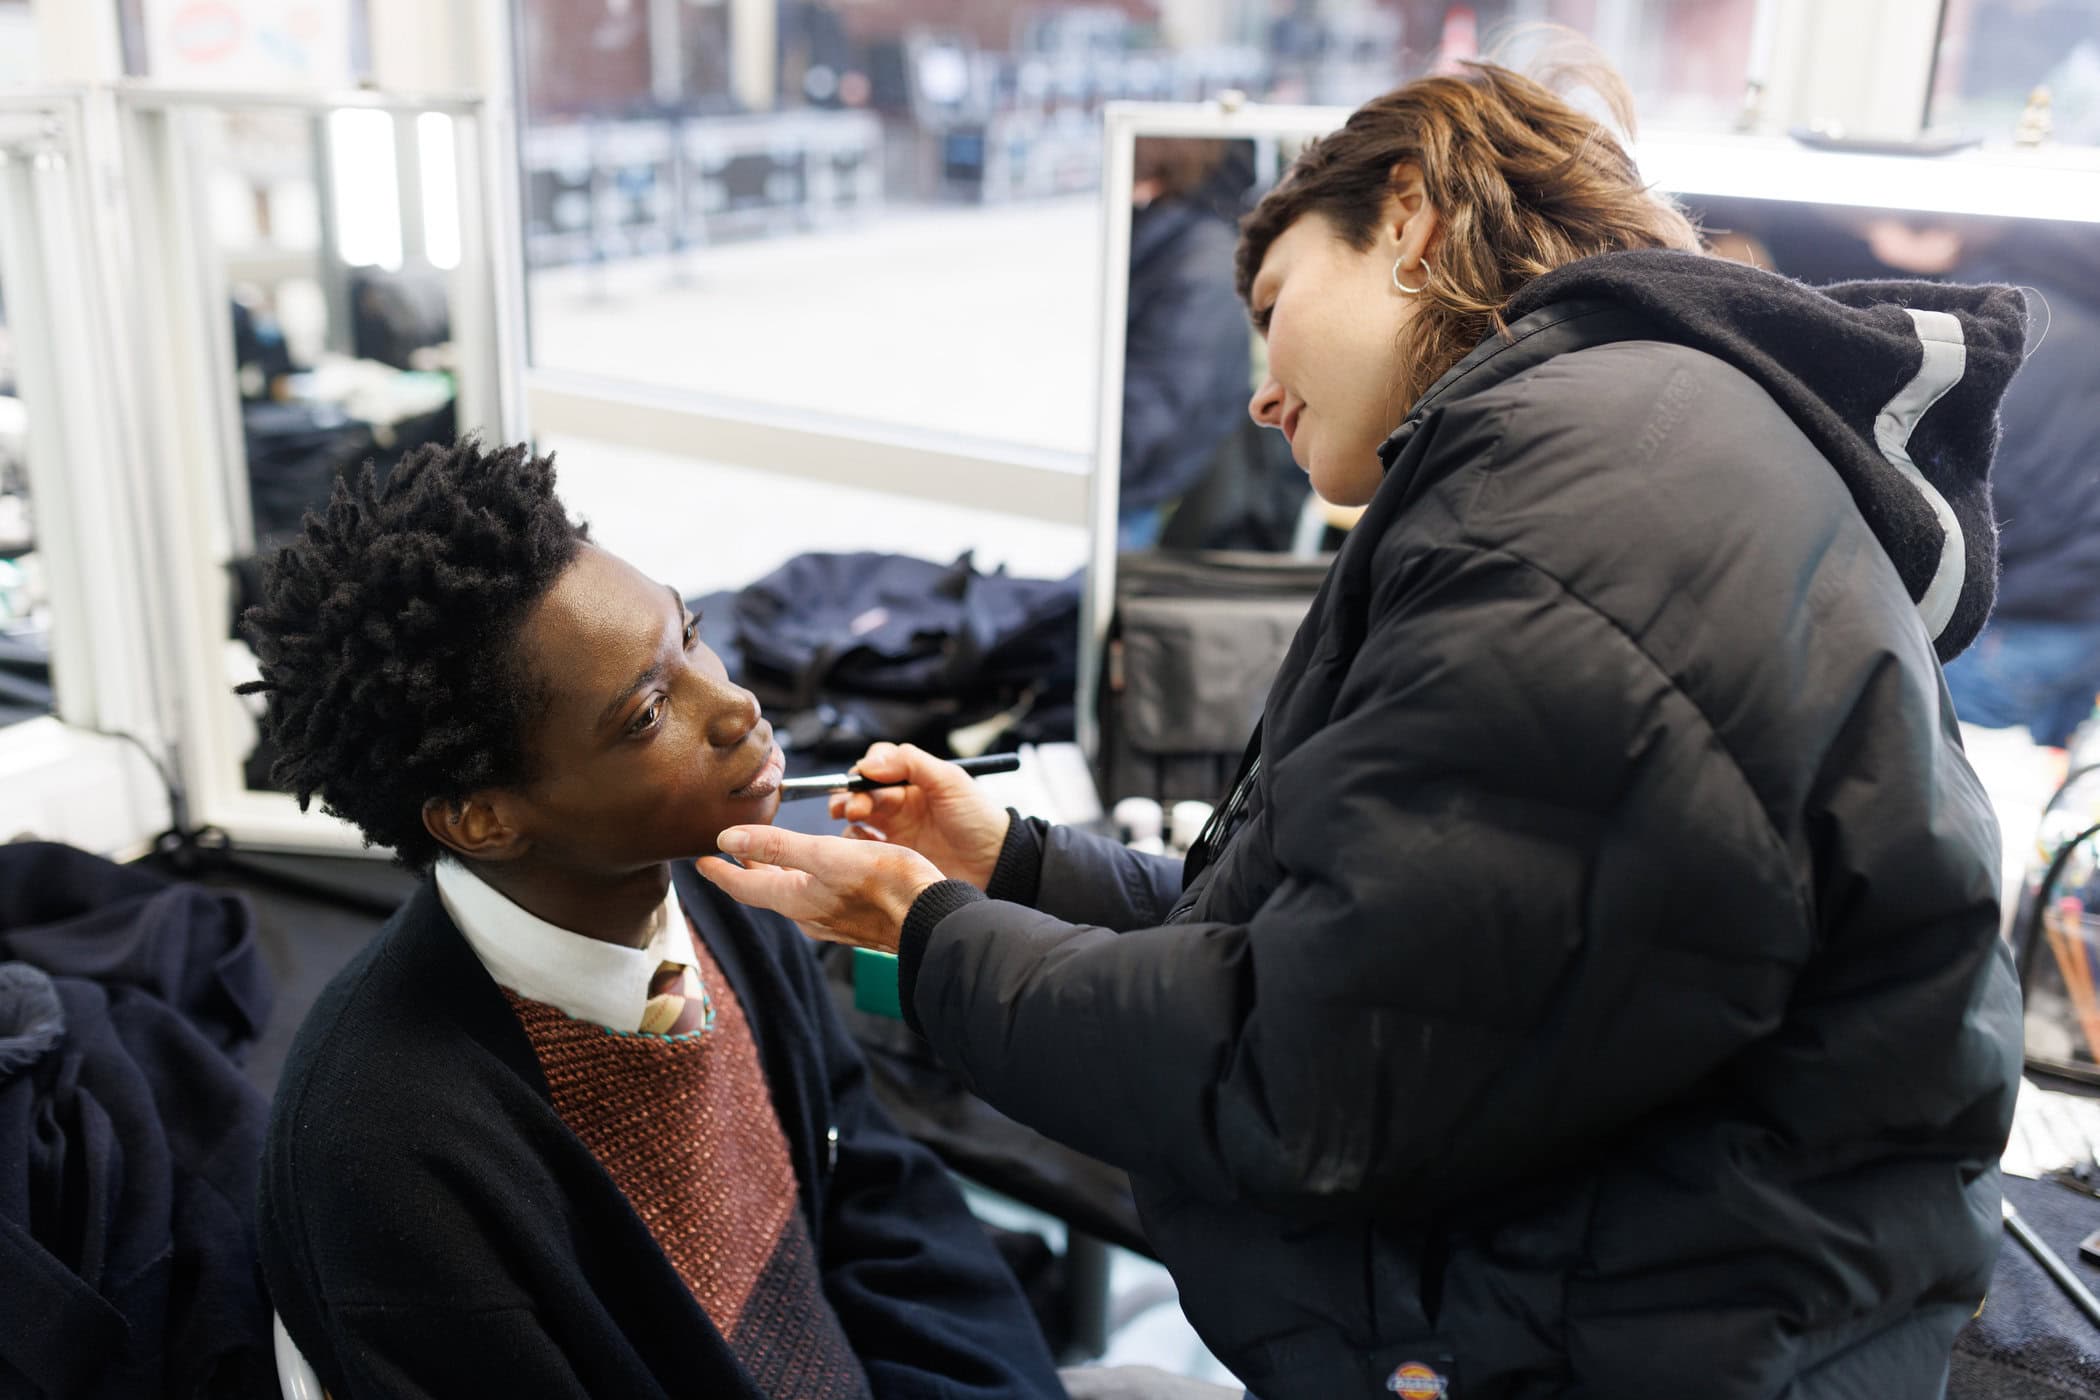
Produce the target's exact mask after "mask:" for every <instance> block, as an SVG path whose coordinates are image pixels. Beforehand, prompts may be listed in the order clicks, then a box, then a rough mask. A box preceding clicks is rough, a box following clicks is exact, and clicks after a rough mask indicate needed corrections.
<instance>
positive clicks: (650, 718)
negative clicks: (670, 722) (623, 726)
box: [627, 695, 671, 735]
mask: <svg viewBox="0 0 2100 1400" xmlns="http://www.w3.org/2000/svg"><path fill="white" fill-rule="evenodd" d="M670 703H671V702H670V697H668V696H664V695H659V696H657V697H656V698H655V699H654V700H651V701H650V702H649V704H648V707H647V708H646V709H644V710H643V711H642V712H641V713H640V714H638V715H636V716H635V717H634V723H632V724H630V725H628V726H627V732H628V733H629V734H631V735H642V734H647V733H648V732H649V731H650V730H652V729H654V728H656V726H657V725H659V724H661V723H662V722H663V717H664V707H665V706H666V705H668V704H670Z"/></svg>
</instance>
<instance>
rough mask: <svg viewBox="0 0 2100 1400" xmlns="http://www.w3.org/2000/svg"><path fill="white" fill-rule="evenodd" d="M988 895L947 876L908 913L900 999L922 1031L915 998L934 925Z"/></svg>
mask: <svg viewBox="0 0 2100 1400" xmlns="http://www.w3.org/2000/svg"><path fill="white" fill-rule="evenodd" d="M1002 859H1003V857H1002ZM984 897H985V896H984V892H983V891H982V890H980V889H978V888H977V887H976V886H975V885H973V884H971V883H970V882H969V881H967V880H943V881H941V882H940V883H939V884H938V885H928V886H927V887H926V888H925V889H924V890H922V891H920V892H919V897H918V898H917V899H915V900H913V901H912V905H911V911H910V912H909V913H907V914H906V915H905V916H904V931H903V932H902V933H901V934H899V935H898V938H897V1001H898V1003H899V1004H900V1006H901V1007H902V1008H903V1011H904V1024H905V1025H907V1026H910V1027H911V1028H912V1029H913V1030H914V1031H916V1032H918V1033H919V1034H920V1035H924V1034H926V1032H925V1030H924V1028H922V1027H921V1026H920V1025H919V1013H918V1010H917V1009H916V1008H915V1007H914V1006H913V1004H912V998H913V995H914V994H915V993H916V992H917V991H918V989H919V963H920V961H921V960H922V959H923V958H924V957H925V956H926V940H927V939H929V938H931V937H933V930H934V926H935V925H936V924H938V923H940V921H941V920H943V919H945V918H947V917H948V916H949V915H950V914H953V913H954V912H955V911H956V910H958V909H960V908H962V907H963V906H964V905H966V904H975V903H976V902H977V901H979V900H981V899H983V898H984Z"/></svg>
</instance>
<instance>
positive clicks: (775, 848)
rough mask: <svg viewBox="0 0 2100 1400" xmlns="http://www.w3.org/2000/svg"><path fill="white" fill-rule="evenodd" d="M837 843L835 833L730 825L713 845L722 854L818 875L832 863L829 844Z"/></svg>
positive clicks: (828, 870)
mask: <svg viewBox="0 0 2100 1400" xmlns="http://www.w3.org/2000/svg"><path fill="white" fill-rule="evenodd" d="M839 844H841V843H840V842H839V840H838V838H837V837H835V836H808V835H805V834H803V833H802V832H799V831H789V830H788V829H787V828H785V827H779V826H732V827H730V828H728V829H727V830H725V831H724V832H723V833H722V834H721V835H720V836H717V837H716V838H715V847H716V849H717V850H720V851H722V852H723V853H724V854H725V855H732V856H735V857H736V858H737V859H739V860H755V861H762V862H764V863H765V864H767V865H783V866H786V867H787V868H788V869H790V870H807V871H808V872H809V873H810V874H812V875H816V876H818V877H820V878H821V877H823V876H824V875H826V874H828V873H830V871H831V869H832V868H833V867H834V866H835V864H836V860H835V857H834V851H833V848H834V847H836V846H838V845H839Z"/></svg>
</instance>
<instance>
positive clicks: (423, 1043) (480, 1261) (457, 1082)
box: [261, 866, 1064, 1400]
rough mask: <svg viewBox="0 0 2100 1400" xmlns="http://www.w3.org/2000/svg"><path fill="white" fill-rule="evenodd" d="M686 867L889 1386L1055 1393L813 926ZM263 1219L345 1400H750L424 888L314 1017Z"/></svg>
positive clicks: (870, 1356) (965, 1393)
mask: <svg viewBox="0 0 2100 1400" xmlns="http://www.w3.org/2000/svg"><path fill="white" fill-rule="evenodd" d="M675 878H676V883H677V885H678V891H679V896H680V899H681V900H682V902H683V903H684V905H685V908H686V910H687V911H688V912H689V913H690V914H691V915H692V916H693V919H694V921H695V923H696V925H697V926H698V928H699V930H700V933H701V936H702V937H703V938H705V939H706V941H707V946H708V949H709V951H710V952H712V953H713V954H714V956H715V959H716V960H717V961H718V962H719V963H720V964H721V966H722V969H723V971H724V973H725V974H726V975H727V976H728V978H729V981H730V983H731V985H732V986H733V987H734V988H735V990H736V994H737V996H738V997H739V998H740V999H741V1000H742V1002H743V1005H744V1009H745V1012H746V1014H747V1016H748V1018H749V1020H750V1023H751V1031H752V1035H753V1037H754V1038H755V1039H756V1040H757V1043H758V1051H759V1059H760V1062H761V1063H762V1064H763V1066H764V1068H765V1073H766V1079H767V1083H768V1085H769V1087H770V1088H771V1090H772V1095H773V1105H774V1109H775V1111H776V1112H777V1113H778V1114H779V1117H780V1124H781V1127H782V1129H783V1130H784V1132H785V1134H786V1137H787V1142H788V1151H789V1155H790V1157H791V1158H792V1160H793V1162H794V1168H795V1174H796V1178H797V1180H798V1182H799V1184H800V1188H801V1190H800V1201H801V1207H802V1210H803V1214H804V1217H805V1219H806V1220H807V1222H808V1225H809V1231H810V1236H811V1238H812V1239H813V1240H814V1242H815V1245H816V1248H817V1253H818V1257H819V1261H820V1269H821V1273H822V1277H823V1286H824V1291H825V1294H826V1296H827V1297H828V1298H829V1299H830V1300H831V1304H832V1306H833V1308H835V1309H836V1310H837V1312H838V1317H839V1321H840V1322H841V1324H843V1326H844V1328H845V1331H846V1335H847V1337H848V1338H849V1339H850V1340H851V1341H852V1343H853V1346H854V1349H855V1351H856V1352H857V1353H858V1354H859V1356H860V1360H861V1363H862V1365H863V1366H864V1367H865V1368H866V1370H867V1375H868V1380H869V1383H870V1384H871V1386H872V1387H873V1390H874V1393H875V1395H876V1396H878V1397H893V1396H894V1397H918V1396H927V1397H935V1396H938V1397H956V1400H961V1397H972V1396H987V1397H988V1396H1002V1397H1005V1396H1036V1395H1040V1396H1062V1395H1063V1394H1064V1391H1063V1389H1062V1388H1061V1387H1060V1385H1059V1384H1058V1381H1057V1376H1056V1373H1055V1370H1054V1369H1053V1367H1052V1364H1051V1360H1050V1356H1049V1353H1048V1351H1047V1349H1046V1347H1045V1345H1044V1343H1043V1340H1042V1338H1041V1335H1040V1333H1039V1332H1038V1331H1037V1329H1036V1326H1035V1322H1034V1319H1033V1317H1032V1316H1031V1315H1030V1313H1029V1311H1028V1308H1027V1305H1026V1304H1025V1302H1024V1301H1023V1299H1022V1297H1021V1294H1020V1291H1019V1289H1018V1287H1017V1286H1016V1285H1015V1283H1014V1281H1013V1279H1012V1277H1011V1275H1009V1274H1008V1273H1007V1272H1006V1270H1005V1268H1004V1266H1003V1265H1002V1264H1001V1263H1000V1261H999V1259H998V1256H997V1255H996V1254H995V1253H994V1251H993V1250H992V1248H991V1246H990V1244H989V1243H988V1241H987V1240H986V1238H985V1236H984V1233H983V1231H982V1230H981V1229H980V1228H979V1227H978V1225H977V1224H976V1222H975V1221H974V1220H973V1219H972V1218H971V1217H970V1215H969V1213H968V1211H967V1209H966V1208H965V1207H964V1205H963V1202H962V1199H961V1197H960V1195H959V1194H958V1193H957V1191H956V1189H955V1187H954V1185H953V1183H952V1182H951V1181H950V1180H949V1178H948V1176H947V1174H946V1173H945V1172H944V1171H943V1170H942V1168H941V1166H940V1164H939V1163H938V1162H937V1161H936V1160H935V1159H934V1158H933V1156H932V1155H931V1154H930V1153H928V1152H927V1151H926V1150H925V1149H924V1148H921V1147H920V1146H918V1145H917V1144H916V1143H914V1142H912V1141H911V1140H909V1139H908V1138H905V1137H903V1136H902V1135H901V1134H899V1133H898V1132H897V1131H896V1129H895V1128H894V1127H892V1126H891V1124H890V1122H889V1120H888V1118H887V1117H886V1116H885V1115H884V1113H883V1112H882V1110H881V1109H880V1108H879V1107H878V1106H877V1105H876V1103H875V1100H874V1098H873V1096H872V1094H871V1093H870V1091H869V1088H868V1083H867V1076H866V1071H865V1067H864V1065H863V1063H862V1060H861V1056H860V1054H859V1052H858V1050H857V1049H856V1048H855V1047H854V1045H853V1043H852V1041H851V1040H850V1039H849V1038H848V1036H847V1035H846V1032H845V1030H844V1029H843V1027H842V1026H841V1024H840V1022H839V1019H838V1017H837V1015H836V1013H835V1012H834V1011H833V1009H832V1006H831V1002H830V999H829V996H828V993H827V991H826V989H825V985H824V982H823V979H822V976H821V974H820V972H819V971H818V968H817V964H816V960H815V959H814V958H813V957H812V956H811V954H810V951H809V949H808V947H807V946H806V944H805V942H804V940H803V938H802V936H801V934H799V933H798V932H797V931H796V930H795V928H794V927H793V926H792V925H791V924H789V923H787V922H786V921H784V920H780V919H777V918H775V917H773V916H771V915H765V914H755V913H753V912H751V911H747V910H744V909H742V908H739V907H738V906H737V905H735V904H733V903H731V902H730V901H728V900H727V899H726V898H725V897H723V896H722V895H720V894H719V893H718V892H716V891H715V890H714V889H712V888H711V887H710V886H708V885H707V884H706V883H705V882H704V881H702V880H700V879H699V878H698V877H697V876H695V875H694V874H693V873H692V872H691V871H690V870H688V869H686V868H684V867H682V866H681V867H677V869H676V875H675ZM834 1127H835V1128H836V1129H837V1133H838V1140H837V1146H836V1152H835V1158H834V1155H833V1150H832V1148H831V1147H830V1145H829V1143H828V1141H827V1130H829V1129H831V1128H834ZM261 1235H262V1258H263V1270H264V1274H265V1276H266V1278H267V1280H268V1282H269V1286H270V1294H271V1298H272V1301H273V1302H274V1303H275V1305H276V1308H277V1310H278V1312H279V1313H281V1314H282V1315H283V1317H284V1321H285V1326H286V1328H287V1329H288V1330H289V1331H290V1333H291V1335H292V1338H293V1340H294V1341H295V1342H297V1343H298V1345H299V1348H300V1350H301V1351H303V1352H304V1353H305V1354H306V1357H307V1359H308V1361H309V1362H310V1363H311V1364H312V1365H313V1367H314V1369H315V1371H316V1372H318V1373H319V1375H320V1378H321V1380H322V1382H323V1383H324V1384H325V1385H327V1387H328V1388H329V1390H330V1392H331V1393H332V1394H333V1395H334V1396H335V1397H336V1400H355V1398H356V1397H359V1396H370V1395H387V1396H407V1395H431V1396H454V1395H467V1394H479V1395H500V1394H509V1395H532V1396H571V1395H606V1396H621V1397H630V1396H632V1397H642V1396H657V1395H698V1394H706V1395H708V1396H721V1397H738V1396H752V1397H755V1396H757V1395H758V1394H759V1392H758V1391H757V1389H756V1388H755V1387H754V1386H753V1384H752V1382H751V1380H750V1378H749V1377H748V1376H747V1375H746V1374H745V1373H744V1372H743V1370H742V1369H741V1368H740V1367H739V1366H738V1364H737V1362H736V1360H735V1358H734V1356H733V1354H732V1353H731V1351H730V1348H729V1346H728V1344H727V1342H725V1341H724V1340H723V1338H722V1337H721V1335H720V1333H719V1332H717V1331H716V1329H715V1328H714V1327H713V1325H712V1324H711V1323H710V1322H709V1321H708V1318H707V1316H706V1314H705V1313H704V1312H703V1311H702V1310H701V1308H700V1306H699V1305H698V1304H697V1303H696V1302H694V1300H693V1298H692V1295H691V1294H690V1293H689V1292H688V1291H687V1290H686V1287H685V1285H684V1283H683V1282H682V1281H681V1280H680V1278H679V1276H678V1274H677V1273H676V1271H675V1270H674V1269H673V1268H672V1266H671V1264H670V1262H669V1261H668V1260H667V1259H666V1258H665V1257H664V1255H663V1253H662V1251H661V1250H659V1249H658V1248H657V1246H656V1244H655V1242H654V1241H653V1240H652V1239H651V1237H650V1235H649V1233H648V1230H647V1229H646V1227H644V1225H643V1224H642V1222H641V1220H640V1219H639V1218H638V1217H637V1216H636V1215H635V1213H634V1211H633V1210H632V1209H631V1208H630V1207H629V1205H628V1203H627V1200H626V1198H625V1197H624V1196H623V1195H621V1193H620V1191H619V1188H618V1187H617V1186H615V1185H614V1184H613V1182H612V1180H611V1178H610V1177H608V1176H607V1175H606V1173H605V1171H604V1170H603V1168H601V1167H600V1166H599V1164H598V1162H597V1160H596V1159H595V1158H593V1157H592V1156H591V1153H590V1151H589V1149H587V1148H586V1147H585V1146H584V1145H583V1144H582V1142H580V1141H579V1140H578V1139H577V1138H576V1136H575V1135H574V1134H573V1133H571V1132H570V1131H569V1129H568V1128H567V1127H566V1126H565V1125H564V1124H563V1123H562V1121H561V1119H560V1118H559V1117H558V1116H557V1115H556V1113H555V1111H554V1107H553V1104H552V1101H551V1099H550V1096H549V1094H548V1089H547V1083H546V1080H545V1078H544V1077H543V1076H542V1074H541V1072H540V1067H539V1062H538V1060H537V1058H536V1057H535V1056H534V1054H533V1050H532V1046H531V1044H530V1043H529V1041H528V1040H527V1039H526V1036H525V1032H524V1030H523V1029H522V1028H521V1027H520V1025H519V1024H518V1021H517V1018H516V1016H515V1015H514V1014H513V1013H512V1011H511V1009H510V1007H509V1005H508V1004H507V1003H506V1001H505V1000H504V997H503V995H502V993H501V992H500V991H499V990H498V989H497V987H496V984H495V983H494V982H493V981H492V980H491V979H490V978H489V975H488V973H487V972H486V970H485V969H484V968H483V967H482V965H481V963H480V961H479V960H478V959H477V958H476V957H475V956H474V953H473V950H472V949H471V948H470V947H469V946H468V945H467V943H466V940H465V939H464V938H462V937H461V935H460V933H459V931H458V929H457V928H456V927H455V926H454V924H453V923H452V920H451V918H450V917H449V916H448V915H447V914H446V913H445V910H444V906H443V905H442V903H441V902H440V901H439V899H438V897H437V893H436V890H435V888H434V886H433V884H432V883H431V882H429V881H425V882H424V885H423V887H422V888H421V889H420V890H419V891H417V893H416V894H415V895H414V896H413V897H412V898H411V899H410V901H409V902H408V903H407V904H406V905H405V906H404V907H403V908H402V909H401V911H400V912H398V913H397V914H395V916H394V917H393V918H392V919H391V920H389V921H388V923H387V925H386V927H385V928H384V929H382V930H381V931H380V933H379V935H378V936H377V937H375V938H374V940H373V941H372V943H371V945H370V946H369V947H367V948H366V949H365V950H364V951H363V952H362V953H360V954H359V955H358V957H357V958H356V959H355V960H353V961H352V962H351V963H350V965H349V966H348V967H346V968H345V969H344V970H343V971H342V973H341V974H339V975H338V976H337V977H336V979H335V980H334V982H333V983H331V984H330V986H329V987H328V989H327V990H326V991H325V992H324V993H323V994H322V996H321V999H320V1001H319V1002H318V1003H317V1004H316V1005H315V1007H314V1011H313V1014H312V1015H311V1016H309V1017H308V1019H307V1021H306V1024H305V1025H304V1026H303V1027H301V1029H300V1031H299V1035H298V1039H297V1040H296V1042H295V1043H294V1045H293V1048H292V1052H291V1057H290V1059H289V1061H288V1062H287V1064H286V1066H285V1073H284V1078H283V1081H282V1083H281V1084H280V1086H279V1089H278V1095H277V1101H276V1104H275V1105H274V1107H273V1110H272V1114H271V1123H270V1132H269V1140H268V1143H267V1146H266V1149H265V1154H264V1162H263V1178H262V1189H261Z"/></svg>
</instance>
